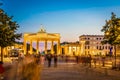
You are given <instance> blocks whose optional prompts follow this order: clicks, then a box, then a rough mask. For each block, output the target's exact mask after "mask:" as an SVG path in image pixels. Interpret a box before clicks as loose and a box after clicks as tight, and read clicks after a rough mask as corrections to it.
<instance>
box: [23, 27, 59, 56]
mask: <svg viewBox="0 0 120 80" xmlns="http://www.w3.org/2000/svg"><path fill="white" fill-rule="evenodd" d="M23 38H24V54H26V53H27V43H28V42H29V43H30V51H28V52H29V54H33V42H36V50H37V52H36V53H39V52H40V46H39V43H40V42H44V51H45V54H47V49H48V42H51V53H52V54H53V53H54V42H57V54H60V34H59V33H47V32H46V30H45V29H44V28H41V29H40V31H38V32H37V33H24V37H23Z"/></svg>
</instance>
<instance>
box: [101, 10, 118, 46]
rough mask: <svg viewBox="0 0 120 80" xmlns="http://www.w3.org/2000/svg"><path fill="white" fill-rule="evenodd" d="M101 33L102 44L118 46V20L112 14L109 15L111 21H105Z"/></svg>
mask: <svg viewBox="0 0 120 80" xmlns="http://www.w3.org/2000/svg"><path fill="white" fill-rule="evenodd" d="M101 31H102V32H104V41H103V42H102V43H103V44H105V43H108V44H111V45H117V44H120V18H117V17H116V15H115V14H114V13H113V12H112V13H111V19H110V20H106V23H105V25H104V26H103V28H102V29H101Z"/></svg>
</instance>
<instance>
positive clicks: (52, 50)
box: [51, 40, 54, 54]
mask: <svg viewBox="0 0 120 80" xmlns="http://www.w3.org/2000/svg"><path fill="white" fill-rule="evenodd" d="M51 54H54V46H53V40H52V41H51Z"/></svg>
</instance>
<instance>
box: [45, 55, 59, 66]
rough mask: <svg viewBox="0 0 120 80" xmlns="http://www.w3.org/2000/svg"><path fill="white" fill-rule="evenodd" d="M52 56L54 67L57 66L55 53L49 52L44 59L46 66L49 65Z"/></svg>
mask: <svg viewBox="0 0 120 80" xmlns="http://www.w3.org/2000/svg"><path fill="white" fill-rule="evenodd" d="M52 58H53V59H54V67H57V61H58V58H57V54H54V55H52V54H50V53H49V54H47V55H46V60H47V61H48V67H51V62H52Z"/></svg>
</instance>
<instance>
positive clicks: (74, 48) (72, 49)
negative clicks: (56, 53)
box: [61, 42, 80, 56]
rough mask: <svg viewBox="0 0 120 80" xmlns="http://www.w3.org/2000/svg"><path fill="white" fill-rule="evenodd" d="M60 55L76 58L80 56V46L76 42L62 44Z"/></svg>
mask: <svg viewBox="0 0 120 80" xmlns="http://www.w3.org/2000/svg"><path fill="white" fill-rule="evenodd" d="M61 53H62V54H63V55H67V56H78V55H80V44H79V43H76V42H69V43H63V44H62V45H61Z"/></svg>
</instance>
